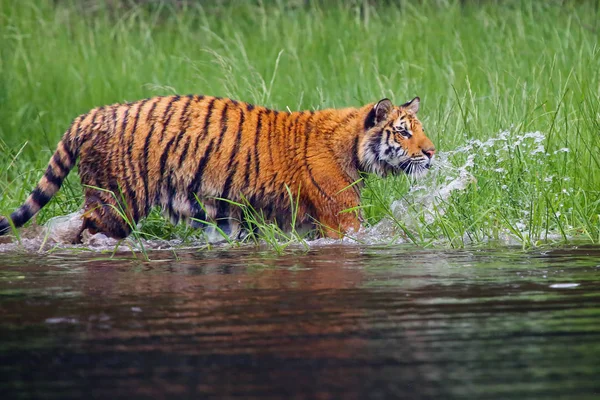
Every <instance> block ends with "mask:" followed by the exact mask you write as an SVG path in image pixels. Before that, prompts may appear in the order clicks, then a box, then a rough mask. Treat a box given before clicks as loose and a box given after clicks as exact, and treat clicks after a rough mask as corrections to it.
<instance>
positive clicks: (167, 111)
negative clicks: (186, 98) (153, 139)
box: [159, 96, 181, 143]
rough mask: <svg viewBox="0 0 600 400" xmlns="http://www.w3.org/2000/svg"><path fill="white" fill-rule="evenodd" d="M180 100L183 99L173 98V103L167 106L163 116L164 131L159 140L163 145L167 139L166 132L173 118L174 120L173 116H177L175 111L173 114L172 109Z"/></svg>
mask: <svg viewBox="0 0 600 400" xmlns="http://www.w3.org/2000/svg"><path fill="white" fill-rule="evenodd" d="M179 99H181V97H179V96H173V98H172V99H171V101H170V102H169V104H168V105H167V108H166V109H165V112H164V113H163V115H162V119H163V129H162V131H161V133H160V140H159V142H160V143H162V141H163V139H164V138H165V132H166V131H167V129H168V128H169V124H170V123H171V118H173V114H175V111H173V112H171V107H172V106H173V103H175V102H176V101H179ZM167 115H168V116H167ZM165 117H166V119H165Z"/></svg>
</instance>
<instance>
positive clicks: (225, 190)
mask: <svg viewBox="0 0 600 400" xmlns="http://www.w3.org/2000/svg"><path fill="white" fill-rule="evenodd" d="M244 120H245V118H244V113H243V112H242V113H241V114H240V123H239V124H238V129H237V130H238V132H237V135H236V137H235V144H234V145H233V150H231V155H230V156H229V163H227V165H228V166H229V168H230V171H229V174H228V175H227V179H225V185H224V186H223V191H222V192H221V197H223V198H229V197H228V196H229V190H230V188H231V182H232V181H233V176H234V174H235V173H236V170H237V167H238V162H237V161H236V162H235V163H234V160H235V157H236V155H237V154H238V152H239V151H240V143H241V141H242V130H243V126H244Z"/></svg>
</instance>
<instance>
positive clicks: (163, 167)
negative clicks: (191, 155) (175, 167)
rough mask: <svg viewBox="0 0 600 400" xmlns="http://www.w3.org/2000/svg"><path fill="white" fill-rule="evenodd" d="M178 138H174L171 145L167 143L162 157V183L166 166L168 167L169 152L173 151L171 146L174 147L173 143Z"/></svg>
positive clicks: (170, 142) (170, 141)
mask: <svg viewBox="0 0 600 400" xmlns="http://www.w3.org/2000/svg"><path fill="white" fill-rule="evenodd" d="M176 138H177V137H176V136H173V137H172V138H171V140H169V143H167V145H166V146H165V149H164V151H163V153H162V154H161V155H160V180H161V181H162V179H163V177H164V175H165V169H166V165H167V157H168V156H169V150H170V149H171V146H172V145H173V143H175V139H176ZM169 175H170V174H169Z"/></svg>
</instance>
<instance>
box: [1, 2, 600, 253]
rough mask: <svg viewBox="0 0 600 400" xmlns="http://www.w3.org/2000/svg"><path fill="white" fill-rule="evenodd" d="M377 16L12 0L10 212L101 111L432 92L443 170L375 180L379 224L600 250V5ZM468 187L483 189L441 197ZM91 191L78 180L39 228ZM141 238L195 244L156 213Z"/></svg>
mask: <svg viewBox="0 0 600 400" xmlns="http://www.w3.org/2000/svg"><path fill="white" fill-rule="evenodd" d="M112 3H114V4H117V3H115V2H112ZM125 3H127V2H124V4H125ZM367 3H368V2H364V3H363V2H358V1H354V2H342V1H339V2H334V1H323V2H303V1H295V2H283V1H273V2H270V1H266V2H235V1H231V2H221V5H216V6H205V8H202V7H201V6H199V5H188V6H185V5H183V6H182V5H177V6H173V5H172V4H182V3H181V2H173V3H171V2H165V3H163V4H158V5H157V4H154V5H146V6H136V5H132V3H131V2H130V3H127V4H129V5H128V6H123V5H121V6H119V7H114V6H113V8H110V7H107V6H102V5H101V4H103V2H100V1H98V2H94V1H86V2H75V1H72V2H69V1H54V2H52V1H33V0H22V1H20V2H15V1H12V0H0V55H1V59H0V153H1V154H3V156H2V158H0V214H3V215H6V214H8V213H10V212H11V211H12V210H13V209H14V208H16V207H17V206H19V205H20V204H21V203H22V201H24V200H25V198H26V197H27V194H28V193H29V191H30V190H31V189H32V188H33V187H34V185H35V184H36V182H37V180H38V179H39V177H40V176H41V175H42V173H43V170H44V169H45V166H46V164H47V162H48V159H49V157H50V155H51V152H52V151H53V150H54V148H55V145H56V143H57V142H58V140H59V139H60V137H61V135H62V134H63V132H64V131H65V130H66V128H67V127H68V126H69V123H70V121H71V119H72V118H73V117H75V116H77V115H78V114H81V113H83V112H86V111H87V110H89V109H90V108H92V107H95V106H99V105H103V104H109V103H114V102H122V101H131V100H136V99H139V98H144V97H150V96H155V95H164V94H171V93H181V94H187V93H201V94H210V95H218V96H229V97H233V98H236V99H239V100H245V101H250V102H254V103H257V104H262V105H265V106H269V107H274V108H278V109H285V108H287V107H289V108H290V109H292V110H294V109H321V108H325V107H343V106H358V105H362V104H365V103H367V102H372V101H377V100H379V99H381V98H383V97H389V98H391V99H392V100H394V101H395V102H396V103H402V102H405V101H407V100H409V99H411V98H412V97H414V96H417V95H418V96H420V97H421V99H422V103H421V111H420V117H421V120H422V121H423V123H424V125H425V128H426V131H427V133H428V135H429V136H430V137H431V138H432V140H433V141H434V143H435V144H436V146H437V148H438V151H439V153H440V157H439V160H438V165H443V168H441V169H439V170H438V171H434V172H435V173H434V174H433V176H431V177H429V178H428V179H426V180H425V181H424V182H422V183H421V185H424V186H426V187H427V188H428V189H419V190H413V191H411V192H409V182H408V181H407V179H406V178H405V177H396V178H389V179H379V178H375V177H371V176H370V177H367V178H366V182H367V189H366V190H365V191H364V200H363V207H364V210H363V213H364V215H365V216H366V217H367V219H368V224H370V225H374V224H377V223H378V222H379V221H380V220H382V219H384V218H386V219H387V220H388V221H389V220H390V219H391V221H392V225H394V226H395V230H394V232H397V234H398V235H400V236H404V237H405V238H407V239H408V240H410V241H413V242H415V243H418V244H420V245H446V246H448V245H450V246H464V245H468V244H471V243H482V242H488V241H490V240H492V241H493V240H496V239H500V240H501V239H503V238H504V237H506V235H507V234H510V235H511V236H512V237H514V238H516V239H517V240H518V241H520V242H521V243H522V244H523V245H524V246H533V245H537V244H539V243H541V242H547V241H559V242H566V241H568V240H572V239H573V238H578V239H583V240H588V241H593V242H598V241H600V231H599V229H600V221H599V215H600V174H599V172H600V45H599V43H600V2H598V1H595V2H594V1H589V2H580V1H573V2H569V1H560V2H559V1H551V2H534V1H531V2H529V1H499V2H494V3H492V4H489V3H488V2H483V4H479V3H478V2H469V1H466V2H458V1H442V0H439V1H403V2H400V3H399V4H398V5H389V4H388V3H387V2H381V4H379V5H377V6H375V5H371V6H368V5H366V4H367ZM372 3H374V2H372ZM461 3H464V4H461ZM81 4H84V5H81ZM307 4H309V5H307ZM505 131H506V133H505V134H501V132H505ZM531 132H540V135H539V136H537V137H538V139H536V138H535V137H533V136H531V135H530V136H531V137H527V135H526V134H527V133H531ZM495 137H497V138H502V140H498V141H495V142H493V143H491V144H490V143H489V142H488V143H487V144H486V143H484V142H486V141H487V140H488V139H490V138H495ZM473 140H479V141H480V142H473ZM536 140H537V141H536ZM482 143H483V144H482ZM540 145H541V146H543V150H540V147H539V146H540ZM565 148H566V149H568V151H565V150H561V149H565ZM469 156H472V157H473V158H472V160H471V161H472V162H471V164H472V165H470V164H469V163H468V162H469V159H468V157H469ZM465 164H466V165H467V166H466V167H465V168H463V167H464V166H465ZM461 171H463V175H464V174H466V175H464V176H463V177H462V178H460V173H461ZM447 178H448V180H446V179H447ZM453 178H460V179H462V180H463V181H465V182H466V181H469V182H472V183H470V184H468V185H466V187H465V188H464V189H462V190H454V191H452V192H450V193H449V194H448V195H447V196H446V195H439V196H438V198H437V199H435V197H436V196H433V198H429V197H428V196H427V191H429V192H430V193H432V192H433V193H435V191H434V189H436V188H437V189H443V188H444V187H446V185H447V184H448V183H449V182H450V180H451V179H453ZM417 185H419V183H417ZM81 196H82V195H81V188H80V186H79V183H78V179H77V176H76V174H74V173H72V174H71V176H70V177H69V179H68V181H67V182H66V184H65V186H63V189H62V190H61V191H60V192H59V194H58V195H57V196H56V199H55V200H54V201H52V202H51V203H50V204H49V205H48V206H47V207H46V208H44V209H43V210H42V212H41V213H40V215H39V217H38V222H40V223H41V222H44V221H45V220H47V219H48V218H50V217H53V216H56V215H63V214H66V213H68V212H72V211H75V210H77V209H78V207H79V206H80V204H81V202H82V197H81ZM430 197H431V196H430ZM396 200H401V202H400V203H394V205H393V206H392V203H393V202H394V201H396ZM394 210H395V211H394ZM142 231H143V232H148V233H149V234H153V235H156V236H158V237H162V238H168V237H172V236H177V235H187V232H188V231H187V230H186V228H183V227H176V228H173V227H170V226H169V223H168V222H166V220H163V219H161V218H159V217H158V216H157V214H153V215H152V216H151V217H150V218H148V220H147V221H146V223H145V224H144V227H143V229H142ZM271 236H273V235H271ZM275 236H276V235H275Z"/></svg>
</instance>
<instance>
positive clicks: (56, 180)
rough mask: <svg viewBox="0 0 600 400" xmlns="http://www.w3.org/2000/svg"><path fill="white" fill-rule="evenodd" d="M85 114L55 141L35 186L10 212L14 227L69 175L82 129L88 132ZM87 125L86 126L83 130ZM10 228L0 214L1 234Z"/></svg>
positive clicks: (31, 214)
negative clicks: (46, 165) (25, 198)
mask: <svg viewBox="0 0 600 400" xmlns="http://www.w3.org/2000/svg"><path fill="white" fill-rule="evenodd" d="M86 116H88V114H85V115H81V116H79V117H77V118H76V119H75V120H74V121H73V124H72V125H71V128H69V130H68V131H67V132H66V133H65V135H64V136H63V138H62V140H61V141H60V142H59V143H58V146H57V148H56V151H55V152H54V155H53V156H52V158H51V159H50V162H49V163H48V168H46V172H45V173H44V176H43V177H42V179H40V181H39V182H38V184H37V186H36V187H35V189H33V191H32V192H31V194H30V195H29V197H28V198H27V200H25V203H23V205H21V207H19V208H17V209H16V210H15V211H14V212H13V213H12V214H10V220H11V221H12V224H13V225H14V226H15V228H19V227H21V226H23V225H24V224H25V223H26V222H27V221H29V220H30V219H31V218H33V216H34V215H35V214H37V212H38V211H40V210H41V209H42V207H44V206H45V205H46V204H48V202H49V201H50V199H52V196H54V195H55V194H56V192H58V190H59V189H60V187H61V185H62V183H63V181H64V180H65V178H66V177H67V175H69V172H70V171H71V169H72V168H73V167H74V166H75V162H76V161H77V156H78V155H79V148H80V146H81V143H82V141H83V136H87V135H81V133H82V131H86V133H89V130H90V128H91V124H89V123H88V124H87V126H86V127H85V128H84V125H85V124H84V122H85V121H84V120H85V119H86ZM86 128H87V129H86ZM10 231H11V224H10V222H9V221H8V219H7V218H5V217H0V236H2V235H5V234H7V233H9V232H10Z"/></svg>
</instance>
